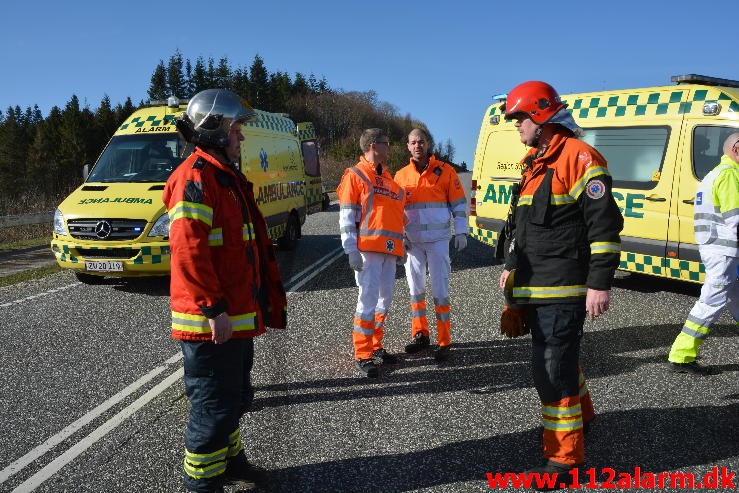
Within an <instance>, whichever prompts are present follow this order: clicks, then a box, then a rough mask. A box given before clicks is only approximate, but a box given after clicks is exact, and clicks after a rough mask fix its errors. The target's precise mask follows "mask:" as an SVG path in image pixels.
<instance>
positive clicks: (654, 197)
mask: <svg viewBox="0 0 739 493" xmlns="http://www.w3.org/2000/svg"><path fill="white" fill-rule="evenodd" d="M644 198H645V199H647V200H649V201H651V202H665V201H666V200H667V199H666V198H664V197H659V196H657V195H650V196H649V197H644Z"/></svg>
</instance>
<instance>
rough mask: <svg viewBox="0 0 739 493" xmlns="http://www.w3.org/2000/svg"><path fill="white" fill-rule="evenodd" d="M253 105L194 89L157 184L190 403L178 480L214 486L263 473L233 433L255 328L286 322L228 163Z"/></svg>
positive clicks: (260, 231)
mask: <svg viewBox="0 0 739 493" xmlns="http://www.w3.org/2000/svg"><path fill="white" fill-rule="evenodd" d="M255 117H256V112H255V111H254V110H253V109H252V108H251V107H250V106H249V105H248V103H247V102H246V101H245V100H243V99H241V98H240V97H239V96H238V95H237V94H235V93H233V92H231V91H228V90H225V89H208V90H205V91H202V92H200V93H198V94H196V95H195V96H194V97H193V98H192V99H191V100H190V103H189V104H188V107H187V111H186V112H185V113H184V114H183V115H182V116H181V117H180V118H178V120H177V128H178V130H180V132H181V133H182V135H183V136H184V138H185V140H187V141H188V142H190V143H192V144H194V145H195V146H196V147H195V150H194V152H193V153H192V154H191V155H190V156H189V157H188V158H187V159H186V160H185V161H184V162H183V163H182V164H181V165H180V166H179V167H178V168H177V169H176V170H175V171H174V173H172V175H171V176H170V178H169V180H168V181H167V185H166V187H165V189H164V203H165V204H166V207H167V210H168V211H169V221H170V233H169V234H170V246H171V252H172V254H171V288H170V293H171V306H172V337H174V338H175V339H179V340H180V345H181V348H182V353H183V356H184V370H185V375H184V382H185V389H186V392H187V397H188V399H189V400H190V404H191V406H192V408H191V410H190V417H189V421H188V423H187V428H186V430H185V460H184V473H185V474H184V483H185V487H186V488H187V489H189V490H191V491H198V492H211V491H213V492H219V491H223V485H224V484H225V483H227V482H232V481H250V482H262V481H264V480H265V479H266V476H265V473H264V471H263V470H260V469H259V468H257V467H255V466H253V465H251V464H250V463H249V462H248V461H247V460H246V456H245V454H244V447H243V445H242V443H241V439H240V437H239V418H240V417H241V415H242V414H243V412H245V410H246V409H247V408H248V406H249V404H250V402H251V399H252V396H253V390H252V387H251V379H250V375H251V369H252V363H253V356H254V339H253V338H254V337H256V336H258V335H260V334H262V333H264V332H265V327H274V328H284V327H285V326H286V305H287V301H286V296H285V291H284V288H283V287H282V281H281V279H280V274H279V271H278V268H277V263H276V260H275V255H274V250H273V247H272V243H271V241H270V240H269V238H268V237H267V228H266V225H265V222H264V218H263V217H262V215H261V213H260V211H259V209H258V208H257V204H256V202H255V200H254V195H253V192H252V184H251V183H250V182H248V181H247V180H246V178H245V177H244V175H242V174H241V173H240V172H239V171H238V169H237V168H236V167H235V164H236V163H237V162H238V161H239V158H240V155H241V151H240V148H241V141H243V140H244V136H243V134H242V133H241V125H242V123H243V122H245V121H247V120H250V119H253V118H255Z"/></svg>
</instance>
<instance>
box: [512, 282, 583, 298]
mask: <svg viewBox="0 0 739 493" xmlns="http://www.w3.org/2000/svg"><path fill="white" fill-rule="evenodd" d="M587 291H588V287H587V286H585V285H576V286H518V287H515V288H513V297H514V298H569V297H571V296H585V294H586V293H587Z"/></svg>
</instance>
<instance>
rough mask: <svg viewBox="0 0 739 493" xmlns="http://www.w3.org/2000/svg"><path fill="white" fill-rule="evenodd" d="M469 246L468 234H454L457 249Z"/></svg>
mask: <svg viewBox="0 0 739 493" xmlns="http://www.w3.org/2000/svg"><path fill="white" fill-rule="evenodd" d="M466 247H467V235H465V234H458V235H455V236H454V248H455V249H456V250H457V251H460V250H464V249H465V248H466Z"/></svg>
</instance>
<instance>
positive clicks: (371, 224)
mask: <svg viewBox="0 0 739 493" xmlns="http://www.w3.org/2000/svg"><path fill="white" fill-rule="evenodd" d="M359 146H360V148H361V149H362V152H363V154H362V155H361V156H360V157H359V162H358V163H357V164H356V165H354V166H352V167H351V168H348V169H347V170H346V171H344V175H343V176H342V178H341V183H340V184H339V186H338V188H337V189H336V194H337V195H338V198H339V204H340V211H339V229H340V232H341V245H342V246H343V247H344V251H345V252H346V254H347V256H348V257H349V266H350V267H351V268H352V269H353V270H354V271H355V273H354V279H355V281H356V283H357V286H358V287H359V296H358V297H357V308H356V310H355V312H354V321H353V329H352V341H353V342H354V360H355V364H356V366H357V368H358V369H359V371H360V372H362V373H363V374H364V375H366V376H367V377H370V378H377V377H378V376H379V366H380V365H382V364H387V363H389V364H392V363H395V362H397V357H396V356H395V355H393V354H390V353H388V352H387V351H386V350H385V348H384V347H383V344H382V338H383V335H384V332H385V320H386V319H387V314H388V311H389V310H390V304H391V303H392V300H393V291H394V289H395V270H396V265H397V264H398V263H401V262H402V260H403V255H404V251H403V203H404V198H403V190H402V189H401V188H400V187H399V186H398V184H397V183H395V181H393V179H392V177H391V176H390V172H389V171H388V169H387V167H386V166H385V165H384V163H385V161H386V160H387V158H388V156H389V154H390V141H389V140H388V136H387V134H386V133H385V132H384V131H383V130H382V129H379V128H370V129H367V130H365V131H364V132H363V133H362V136H361V137H360V138H359Z"/></svg>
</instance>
